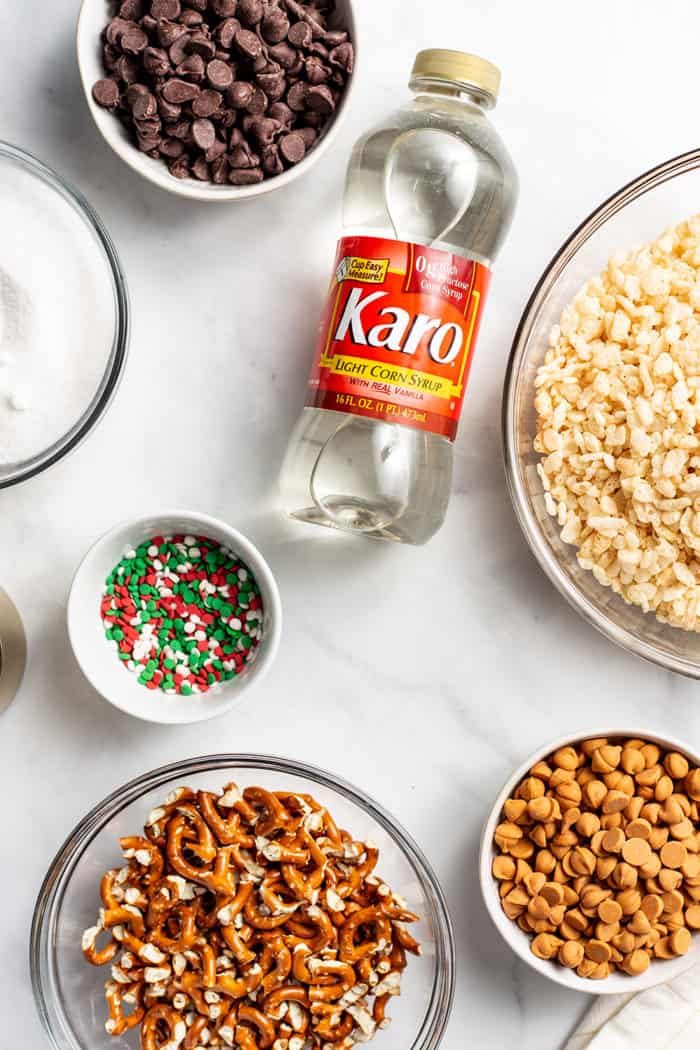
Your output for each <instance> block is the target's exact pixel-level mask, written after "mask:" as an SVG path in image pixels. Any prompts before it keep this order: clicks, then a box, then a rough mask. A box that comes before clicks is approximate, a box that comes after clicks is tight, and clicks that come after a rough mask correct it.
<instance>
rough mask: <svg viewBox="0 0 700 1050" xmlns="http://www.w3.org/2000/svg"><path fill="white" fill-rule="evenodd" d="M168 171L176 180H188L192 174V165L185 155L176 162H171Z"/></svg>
mask: <svg viewBox="0 0 700 1050" xmlns="http://www.w3.org/2000/svg"><path fill="white" fill-rule="evenodd" d="M168 171H169V172H170V174H171V175H173V176H174V177H175V178H176V179H186V178H188V177H189V174H190V165H189V161H188V159H187V157H186V156H185V155H184V154H183V155H182V156H181V157H176V158H175V160H171V161H170V163H169V164H168Z"/></svg>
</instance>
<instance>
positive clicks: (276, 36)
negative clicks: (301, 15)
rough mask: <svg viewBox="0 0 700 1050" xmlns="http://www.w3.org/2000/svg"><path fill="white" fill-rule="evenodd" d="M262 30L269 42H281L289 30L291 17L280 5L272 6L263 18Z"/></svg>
mask: <svg viewBox="0 0 700 1050" xmlns="http://www.w3.org/2000/svg"><path fill="white" fill-rule="evenodd" d="M260 32H261V33H262V35H263V38H264V39H265V40H266V41H267V42H268V44H279V43H281V42H282V41H283V40H284V39H285V38H286V36H287V33H288V32H289V19H288V18H287V16H286V15H285V13H284V11H281V10H280V9H279V7H271V8H270V9H269V10H268V11H267V13H266V14H265V16H264V18H263V20H262V26H261V27H260Z"/></svg>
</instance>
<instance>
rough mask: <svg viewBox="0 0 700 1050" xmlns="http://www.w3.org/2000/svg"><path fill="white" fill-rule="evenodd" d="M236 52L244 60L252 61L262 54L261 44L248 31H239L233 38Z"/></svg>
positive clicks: (258, 39)
mask: <svg viewBox="0 0 700 1050" xmlns="http://www.w3.org/2000/svg"><path fill="white" fill-rule="evenodd" d="M233 42H234V44H235V46H236V48H237V50H238V51H239V52H240V53H241V54H242V55H243V57H244V58H249V59H254V58H258V56H259V55H261V54H262V42H261V40H260V38H259V37H258V36H256V34H255V33H252V32H251V31H250V30H249V29H239V30H238V32H237V33H236V35H235V37H234V38H233Z"/></svg>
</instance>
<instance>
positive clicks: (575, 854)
mask: <svg viewBox="0 0 700 1050" xmlns="http://www.w3.org/2000/svg"><path fill="white" fill-rule="evenodd" d="M569 856H570V857H571V867H572V869H573V870H574V871H575V872H576V874H577V875H592V874H593V872H594V871H595V864H596V857H595V854H594V853H593V851H592V850H589V849H586V847H585V846H576V847H575V849H574V850H573V851H572V854H569Z"/></svg>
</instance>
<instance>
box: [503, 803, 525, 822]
mask: <svg viewBox="0 0 700 1050" xmlns="http://www.w3.org/2000/svg"><path fill="white" fill-rule="evenodd" d="M503 813H504V815H505V816H506V817H507V819H508V820H509V821H512V822H513V823H514V824H517V823H518V821H519V820H521V819H522V818H523V817H524V816H526V815H527V802H526V801H525V799H524V798H509V799H506V801H505V802H504V803H503Z"/></svg>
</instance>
